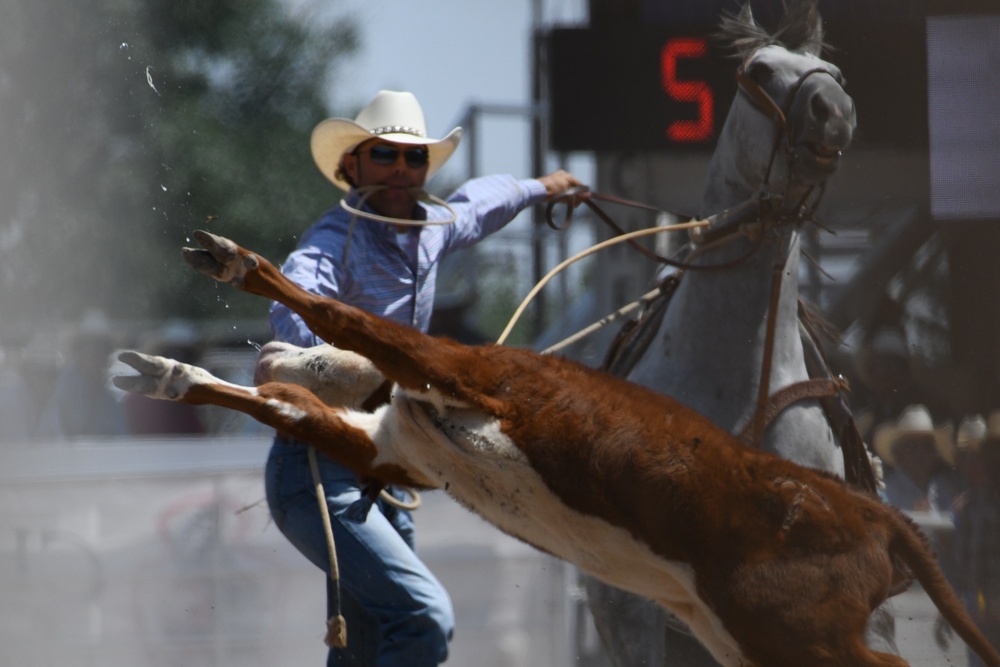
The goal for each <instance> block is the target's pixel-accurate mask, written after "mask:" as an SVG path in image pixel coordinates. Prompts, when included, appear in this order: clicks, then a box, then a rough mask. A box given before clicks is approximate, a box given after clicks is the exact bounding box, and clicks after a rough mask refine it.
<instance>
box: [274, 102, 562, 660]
mask: <svg viewBox="0 0 1000 667" xmlns="http://www.w3.org/2000/svg"><path fill="white" fill-rule="evenodd" d="M461 136H462V130H461V128H455V129H453V130H452V131H451V132H449V133H448V134H447V135H445V137H444V138H443V139H431V138H428V136H427V132H426V126H425V122H424V114H423V110H422V109H421V107H420V104H419V102H418V101H417V99H416V97H414V95H413V94H411V93H408V92H395V91H387V90H383V91H380V92H379V93H378V94H377V95H375V97H374V99H372V100H371V102H369V103H368V104H367V105H366V106H365V107H364V108H363V109H362V110H361V112H360V113H359V114H358V115H357V117H356V118H355V119H354V120H349V119H346V118H331V119H328V120H325V121H323V122H321V123H320V124H319V125H317V126H316V128H315V129H314V130H313V134H312V141H311V147H312V155H313V159H314V160H315V162H316V165H317V167H319V170H320V171H321V172H322V173H323V175H324V176H326V178H327V179H329V180H330V182H332V183H333V184H334V185H336V186H337V187H338V188H339V189H341V190H343V191H344V192H345V193H346V194H345V195H344V197H343V198H342V199H341V201H340V203H339V204H338V205H337V206H335V207H333V208H332V209H331V210H329V211H328V212H327V213H326V214H324V215H323V216H322V217H321V218H320V219H319V221H318V222H316V223H315V224H314V225H313V226H312V227H310V228H309V229H308V230H306V232H305V233H304V234H303V235H302V240H301V241H300V243H299V245H298V248H297V249H296V250H294V251H293V252H292V253H291V254H290V255H289V257H288V259H287V261H286V262H285V263H284V265H283V267H282V271H283V273H285V275H287V276H288V277H289V278H291V279H292V280H293V281H295V282H296V283H298V284H299V285H301V286H302V287H304V288H305V289H307V290H309V291H311V292H314V293H317V294H321V295H324V296H330V297H334V298H336V299H338V300H340V301H342V302H345V303H350V304H352V305H355V306H357V307H360V308H362V309H364V310H367V311H369V312H371V313H374V314H376V315H379V316H381V317H385V318H388V319H391V320H395V321H397V322H400V323H404V324H406V325H409V326H412V327H415V328H417V329H420V330H421V331H427V328H428V325H429V322H430V317H431V311H432V308H433V304H434V291H435V281H436V278H437V270H438V263H439V261H440V259H441V258H442V257H443V256H444V255H446V254H447V253H450V252H452V251H455V250H458V249H460V248H463V247H467V246H469V245H472V244H474V243H476V242H477V241H479V240H480V239H482V238H483V237H485V236H487V235H489V234H492V233H493V232H495V231H497V230H499V229H501V228H502V227H503V226H504V225H506V224H507V223H508V222H510V221H511V220H513V218H514V217H515V216H516V215H517V214H518V213H519V212H520V211H522V210H523V209H525V208H526V207H528V206H530V205H532V204H537V203H541V202H543V201H546V200H547V199H550V198H552V197H554V196H557V195H560V194H563V193H564V192H566V191H567V190H569V189H571V188H574V187H577V186H579V185H580V183H579V181H577V180H576V179H575V178H574V177H573V176H571V175H570V174H568V173H566V172H564V171H557V172H555V173H552V174H549V175H547V176H543V177H541V178H538V179H528V180H520V181H519V180H516V179H514V178H513V177H511V176H503V175H496V176H487V177H483V178H477V179H473V180H471V181H468V182H467V183H465V184H464V185H463V186H462V187H460V188H459V189H458V190H457V191H456V192H455V193H454V194H453V195H452V196H451V197H449V198H448V199H447V200H446V201H443V200H441V199H438V198H436V197H433V196H431V195H429V194H427V193H426V192H425V191H424V189H423V186H424V183H425V182H426V180H427V179H429V178H431V177H432V176H433V175H434V174H435V173H437V172H438V170H439V169H440V168H441V167H442V165H444V163H445V162H446V161H447V160H448V158H449V157H451V155H452V154H453V153H454V152H455V149H456V147H457V146H458V144H459V141H460V139H461ZM270 319H271V327H272V330H273V332H274V335H275V338H276V339H277V340H280V341H284V342H287V343H292V344H295V345H299V346H301V347H311V346H314V345H318V344H320V343H321V342H322V341H320V340H317V339H316V337H315V336H314V335H313V333H312V332H311V331H310V330H309V328H308V327H307V326H306V325H305V323H303V322H302V320H301V319H300V318H299V317H298V316H297V315H295V314H294V313H292V312H291V311H290V310H289V309H288V308H286V307H284V306H282V305H280V304H277V303H275V304H273V305H272V306H271V316H270ZM308 449H309V447H308V445H307V444H306V443H302V442H297V441H294V440H291V439H289V438H287V437H285V436H284V435H282V434H281V433H278V434H277V435H276V437H275V441H274V445H273V447H272V449H271V453H270V455H269V457H268V462H267V468H266V473H265V480H266V489H267V498H268V503H269V505H270V508H271V513H272V515H273V516H274V519H275V523H276V524H277V525H278V527H279V528H280V529H281V531H282V532H283V533H284V534H285V536H286V537H287V538H288V539H289V540H290V541H291V542H292V544H294V545H295V546H296V547H297V548H298V549H299V550H300V551H301V552H302V553H303V554H305V555H306V557H308V558H309V559H310V560H311V561H312V562H313V563H314V564H316V565H317V566H319V567H320V568H322V569H323V570H324V571H326V572H327V573H328V574H329V572H330V570H331V559H330V558H329V556H328V550H327V542H326V539H325V532H324V528H323V524H322V523H321V516H320V511H319V506H318V503H317V502H316V498H315V495H314V486H313V483H312V478H311V474H310V468H309V463H308ZM316 459H317V463H318V465H317V468H318V472H319V477H320V478H321V481H322V484H323V488H324V493H325V495H326V500H327V506H328V507H329V511H330V515H331V523H332V527H333V535H334V542H335V545H336V556H337V558H336V562H337V564H338V566H339V574H340V591H341V600H342V604H343V616H344V618H345V619H346V623H347V628H348V635H347V636H348V639H347V646H346V648H331V650H330V654H329V658H328V663H327V664H329V665H366V666H367V665H379V667H389V666H390V665H400V666H403V665H406V666H407V667H420V666H422V665H437V664H439V663H441V662H443V661H444V660H445V658H446V657H447V655H448V642H449V640H450V638H451V635H452V628H453V625H454V617H453V611H452V606H451V601H450V599H449V597H448V594H447V592H446V591H445V590H444V588H443V587H442V585H441V584H440V583H439V582H438V580H437V579H436V578H435V577H434V575H433V574H432V573H431V572H430V570H429V569H428V568H427V567H426V565H424V563H422V562H421V561H420V559H419V558H418V557H417V555H416V553H415V552H414V548H413V544H414V543H413V536H414V526H413V521H412V519H411V517H410V515H409V512H407V511H406V510H403V509H400V508H399V507H398V506H396V505H394V504H392V503H387V502H385V501H384V500H383V499H381V498H380V499H379V500H377V501H374V502H373V501H372V500H371V499H369V497H368V495H367V494H366V493H365V489H364V488H363V482H362V481H361V480H358V479H357V478H356V477H355V476H354V474H353V473H351V472H350V471H349V470H348V469H346V468H344V467H342V466H340V465H338V464H336V463H334V462H333V461H332V460H329V459H327V458H325V457H323V456H322V455H320V456H317V457H316ZM392 492H393V493H395V494H398V493H399V491H398V490H393V491H392ZM311 494H312V495H311ZM397 497H400V498H401V497H402V496H397ZM329 586H331V584H330V583H329V579H328V587H329ZM328 590H329V591H330V594H331V595H332V594H333V593H334V592H335V591H334V590H333V589H332V588H329V589H328ZM329 597H330V596H329V595H328V598H329Z"/></svg>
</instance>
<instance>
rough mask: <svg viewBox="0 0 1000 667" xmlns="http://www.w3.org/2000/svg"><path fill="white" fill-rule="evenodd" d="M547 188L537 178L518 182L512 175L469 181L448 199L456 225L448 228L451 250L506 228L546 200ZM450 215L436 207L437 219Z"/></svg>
mask: <svg viewBox="0 0 1000 667" xmlns="http://www.w3.org/2000/svg"><path fill="white" fill-rule="evenodd" d="M545 197H546V192H545V185H543V184H542V183H541V181H538V180H535V179H526V180H520V181H519V180H517V179H515V178H514V177H513V176H509V175H496V176H484V177H482V178H474V179H472V180H470V181H468V182H466V183H465V184H464V185H462V187H460V188H459V189H458V190H456V191H455V193H454V194H453V195H452V196H451V197H449V198H448V200H447V201H448V204H449V205H450V206H451V207H452V208H453V209H454V210H455V214H456V220H455V224H454V225H450V226H449V227H448V231H449V232H450V233H449V234H448V235H447V242H446V245H447V249H448V251H452V250H458V249H459V248H465V247H467V246H470V245H472V244H473V243H475V242H476V241H479V240H480V239H482V238H485V237H486V236H489V235H490V234H492V233H494V232H496V231H498V230H500V229H502V228H503V227H504V226H505V225H506V224H507V223H509V222H510V221H511V220H513V219H514V218H515V217H517V214H518V213H520V212H521V211H523V210H524V209H525V208H527V207H528V206H531V205H532V204H538V203H541V202H542V201H544V200H545ZM446 214H447V212H446V211H443V210H442V207H434V209H433V213H432V214H429V216H428V217H431V216H432V215H433V216H434V217H442V216H443V215H446Z"/></svg>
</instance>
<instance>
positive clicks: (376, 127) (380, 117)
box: [310, 90, 462, 192]
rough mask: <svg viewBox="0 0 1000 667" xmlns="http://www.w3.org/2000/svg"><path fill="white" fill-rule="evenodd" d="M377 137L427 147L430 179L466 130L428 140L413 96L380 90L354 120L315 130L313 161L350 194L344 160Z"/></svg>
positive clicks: (327, 123) (324, 124)
mask: <svg viewBox="0 0 1000 667" xmlns="http://www.w3.org/2000/svg"><path fill="white" fill-rule="evenodd" d="M373 137H379V138H381V139H385V140H386V141H392V142H394V143H398V144H412V145H415V146H427V149H428V151H429V153H430V155H429V163H428V167H427V178H428V179H430V177H431V176H433V175H434V174H435V173H436V172H437V170H438V169H440V168H441V166H442V165H443V164H444V163H445V162H446V161H447V160H448V158H450V157H451V155H452V153H454V152H455V149H456V148H458V142H459V141H461V139H462V128H460V127H456V128H455V129H453V130H452V131H451V132H449V133H448V135H447V136H446V137H445V138H444V139H428V138H427V125H426V123H425V122H424V112H423V109H421V108H420V103H419V102H418V101H417V98H416V97H415V96H414V95H413V93H408V92H397V91H393V90H380V91H379V92H378V93H377V94H376V95H375V97H374V98H373V99H372V101H371V102H369V103H368V104H367V105H366V106H365V107H364V108H363V109H362V110H361V112H360V113H359V114H358V116H357V118H355V119H354V120H349V119H347V118H328V119H326V120H324V121H323V122H321V123H320V124H319V125H317V126H316V127H315V129H313V133H312V141H311V142H310V146H311V148H312V156H313V160H315V161H316V166H317V167H319V170H320V171H321V172H323V175H324V176H326V177H327V178H328V179H329V180H330V182H331V183H333V184H334V185H336V186H337V187H338V188H340V189H341V190H344V191H345V192H346V191H347V190H350V189H351V186H350V184H349V183H348V182H347V181H345V180H344V179H343V178H341V177H340V175H339V174H338V168H339V167H340V158H341V157H343V155H344V153H346V152H348V151H350V150H353V149H354V148H355V147H356V146H357V145H358V144H360V143H361V142H363V141H365V140H367V139H372V138H373Z"/></svg>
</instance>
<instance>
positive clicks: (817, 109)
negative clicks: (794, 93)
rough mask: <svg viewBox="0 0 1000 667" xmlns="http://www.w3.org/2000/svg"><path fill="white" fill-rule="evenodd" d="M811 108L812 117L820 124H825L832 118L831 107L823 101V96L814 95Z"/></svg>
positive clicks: (810, 102)
mask: <svg viewBox="0 0 1000 667" xmlns="http://www.w3.org/2000/svg"><path fill="white" fill-rule="evenodd" d="M809 107H810V110H811V111H812V117H813V119H814V120H816V121H817V122H819V123H825V122H826V121H827V120H828V119H829V118H830V105H829V104H827V102H826V100H825V99H823V96H822V95H819V94H817V95H813V97H812V99H811V100H809Z"/></svg>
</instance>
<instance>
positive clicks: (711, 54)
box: [546, 0, 1000, 219]
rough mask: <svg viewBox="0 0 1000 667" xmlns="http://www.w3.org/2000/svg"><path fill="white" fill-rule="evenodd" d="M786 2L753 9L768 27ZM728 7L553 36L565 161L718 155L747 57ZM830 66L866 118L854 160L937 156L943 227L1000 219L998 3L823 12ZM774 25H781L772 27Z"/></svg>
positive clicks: (554, 125) (934, 181)
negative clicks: (583, 156) (601, 155)
mask: <svg viewBox="0 0 1000 667" xmlns="http://www.w3.org/2000/svg"><path fill="white" fill-rule="evenodd" d="M776 3H777V8H778V9H780V1H778V0H753V2H752V7H753V10H754V15H755V17H756V18H758V19H759V20H760V22H761V23H762V24H763V25H764V26H765V27H770V26H773V23H774V21H775V20H776V16H777V15H778V14H777V11H776ZM724 9H727V10H729V11H735V10H738V9H739V5H738V4H737V3H736V2H735V1H731V0H643V2H642V4H641V11H640V12H639V13H638V15H637V16H635V17H634V19H633V20H631V21H614V22H607V23H605V24H601V25H592V26H589V27H586V28H557V29H553V30H551V31H550V32H549V33H548V34H547V36H546V43H547V72H548V91H549V94H548V99H549V104H548V109H549V112H548V121H549V137H550V141H551V148H552V149H553V150H556V151H637V152H666V153H671V154H677V153H679V152H698V151H702V152H709V151H711V150H712V149H713V148H714V146H715V141H716V138H717V136H718V132H719V130H720V128H721V126H722V123H723V122H724V121H725V118H726V114H727V113H728V111H729V106H730V103H731V101H732V99H733V97H734V95H735V94H736V80H735V73H736V68H737V66H738V65H739V60H738V58H737V57H736V56H735V54H734V53H733V51H732V49H731V48H730V47H729V45H727V44H724V43H721V42H720V41H719V40H718V38H717V37H716V36H715V35H716V33H717V31H718V23H719V17H720V16H721V15H722V11H723V10H724ZM820 13H821V15H822V16H823V26H824V33H825V41H826V42H827V43H828V44H829V46H830V48H829V49H828V50H827V51H826V52H825V53H824V55H823V57H824V58H825V59H826V60H828V61H830V62H832V63H834V64H835V65H837V66H838V67H839V68H840V69H841V71H842V72H843V74H844V76H845V78H846V81H847V83H846V90H847V92H848V94H850V95H851V97H852V98H854V101H855V103H856V105H857V109H858V130H857V133H856V135H855V142H854V146H853V148H852V149H851V150H852V151H861V150H868V149H870V150H881V151H899V152H906V153H912V152H916V153H919V154H923V155H926V156H928V159H929V164H930V183H929V187H928V188H927V189H928V190H929V192H930V205H931V210H932V213H933V215H934V217H935V218H938V219H983V218H1000V188H997V187H996V184H997V183H1000V157H998V156H1000V0H829V1H824V0H821V1H820ZM768 19H771V22H770V23H769V22H768Z"/></svg>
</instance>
